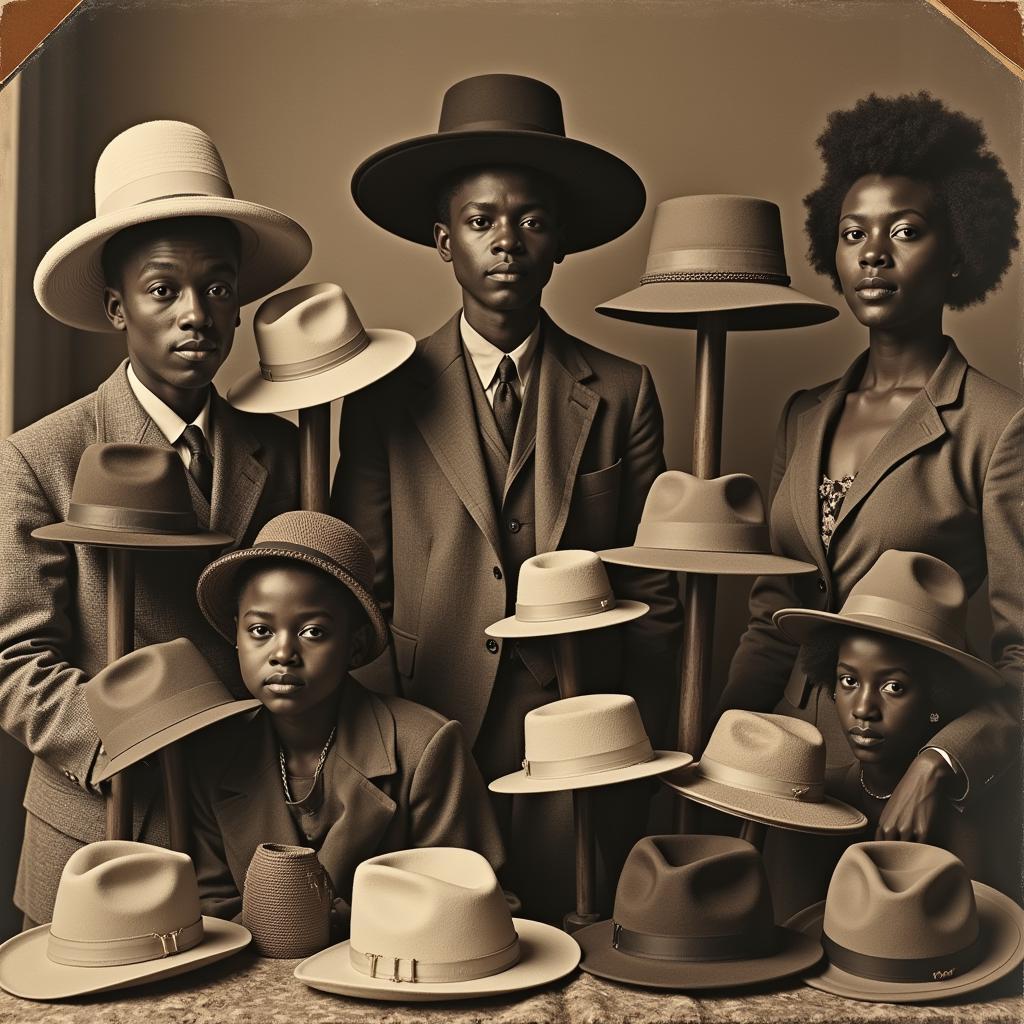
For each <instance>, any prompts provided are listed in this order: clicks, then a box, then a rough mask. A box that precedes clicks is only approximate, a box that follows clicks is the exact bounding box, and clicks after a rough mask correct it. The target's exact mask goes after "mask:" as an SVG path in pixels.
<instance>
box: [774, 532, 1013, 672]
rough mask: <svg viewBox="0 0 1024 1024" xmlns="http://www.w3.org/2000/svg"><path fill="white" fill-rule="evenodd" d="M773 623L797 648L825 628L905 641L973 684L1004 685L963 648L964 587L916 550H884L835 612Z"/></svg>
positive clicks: (783, 613) (806, 613)
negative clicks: (948, 663) (943, 659)
mask: <svg viewBox="0 0 1024 1024" xmlns="http://www.w3.org/2000/svg"><path fill="white" fill-rule="evenodd" d="M772 621H773V622H774V623H775V625H776V626H778V627H779V629H781V630H782V632H783V633H785V634H786V636H788V637H790V638H791V639H793V640H796V642H797V643H801V644H803V643H807V642H808V641H809V640H811V639H812V638H813V637H814V635H815V634H816V633H819V632H821V630H822V629H824V628H827V627H829V626H848V627H850V628H852V629H863V630H867V631H869V632H872V633H884V634H885V635H886V636H895V637H899V638H901V639H903V640H910V641H912V642H913V643H915V644H920V645H921V646H922V647H927V648H929V649H930V650H933V651H937V652H938V653H939V654H944V655H946V656H947V657H949V658H952V659H953V660H954V661H955V662H956V663H957V664H958V665H960V666H961V667H962V668H964V669H966V670H967V673H968V675H969V677H970V678H971V679H973V680H974V681H975V682H978V683H983V684H985V685H987V686H995V687H998V686H1002V685H1003V678H1002V676H1000V674H999V671H998V670H997V669H996V668H995V667H994V666H992V665H990V664H988V662H985V661H982V660H981V659H980V658H976V657H974V655H973V654H968V653H967V651H966V650H965V648H966V647H967V588H966V587H964V581H963V580H962V579H961V578H960V574H959V573H958V572H957V571H956V569H954V568H953V567H952V566H950V565H947V564H946V563H945V562H943V561H942V559H940V558H936V557H935V556H934V555H926V554H922V553H921V552H920V551H895V550H889V551H883V552H882V553H881V554H880V555H879V556H878V560H877V561H876V562H875V564H874V565H873V566H871V568H870V569H868V571H867V572H866V573H865V574H864V575H863V576H862V577H861V578H860V579H859V580H858V581H857V582H856V583H855V584H854V586H853V589H852V590H851V591H850V594H849V596H848V597H847V599H846V601H845V602H843V607H842V608H841V609H840V610H839V611H838V612H821V611H814V610H812V609H808V608H780V609H779V611H777V612H776V613H775V614H774V615H773V616H772Z"/></svg>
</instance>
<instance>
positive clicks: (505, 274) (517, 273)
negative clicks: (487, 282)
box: [487, 262, 526, 281]
mask: <svg viewBox="0 0 1024 1024" xmlns="http://www.w3.org/2000/svg"><path fill="white" fill-rule="evenodd" d="M525 272H526V271H525V269H524V267H523V265H522V264H521V263H504V262H502V263H497V264H495V265H494V266H493V267H491V269H490V270H488V271H487V276H488V277H493V278H494V279H495V280H497V281H518V280H519V278H521V277H522V276H523V275H524V274H525Z"/></svg>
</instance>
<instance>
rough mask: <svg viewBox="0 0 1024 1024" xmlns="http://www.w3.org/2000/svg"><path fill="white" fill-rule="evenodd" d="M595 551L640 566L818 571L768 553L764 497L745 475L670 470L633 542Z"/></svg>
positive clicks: (720, 571) (756, 572) (719, 571)
mask: <svg viewBox="0 0 1024 1024" xmlns="http://www.w3.org/2000/svg"><path fill="white" fill-rule="evenodd" d="M598 554H599V555H600V556H601V558H602V559H604V561H606V562H613V563H615V564H617V565H635V566H639V567H641V568H644V569H669V570H672V571H675V572H696V573H712V574H716V575H729V574H735V575H740V576H742V575H751V576H760V575H773V574H787V573H803V572H816V571H817V567H816V566H814V565H812V564H811V563H810V562H798V561H796V559H793V558H783V557H782V556H781V555H775V554H773V553H772V547H771V541H770V539H769V535H768V524H767V522H766V521H765V513H764V498H762V497H761V488H760V487H758V485H757V481H756V480H754V478H753V477H750V476H747V475H746V474H744V473H731V474H729V475H728V476H719V477H715V478H714V479H712V480H705V479H702V478H701V477H697V476H693V475H692V474H690V473H683V472H680V471H679V470H674V469H670V470H667V471H666V472H664V473H662V474H660V475H659V476H658V477H657V478H656V479H655V481H654V483H653V484H651V489H650V491H649V492H648V494H647V501H646V502H644V511H643V515H642V516H641V517H640V525H639V526H638V527H637V529H636V542H635V543H634V544H633V546H632V547H628V548H609V549H608V550H607V551H599V552H598Z"/></svg>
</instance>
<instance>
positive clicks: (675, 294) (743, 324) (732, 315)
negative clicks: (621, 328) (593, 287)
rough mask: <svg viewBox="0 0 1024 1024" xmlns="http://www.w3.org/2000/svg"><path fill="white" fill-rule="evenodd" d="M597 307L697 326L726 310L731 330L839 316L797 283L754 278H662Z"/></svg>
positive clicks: (662, 323) (622, 315)
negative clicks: (703, 318) (708, 316)
mask: <svg viewBox="0 0 1024 1024" xmlns="http://www.w3.org/2000/svg"><path fill="white" fill-rule="evenodd" d="M595 309H596V310H597V312H598V313H601V314H602V315H604V316H608V317H612V318H614V319H616V320H628V321H630V322H631V323H637V324H650V325H652V326H654V327H675V328H680V327H683V328H691V329H695V328H697V327H699V326H700V317H701V315H702V314H704V313H722V314H724V315H725V321H726V324H725V326H726V330H729V331H777V330H781V329H784V328H792V327H810V326H812V325H813V324H823V323H827V322H828V321H829V320H834V319H835V318H836V317H837V316H839V310H838V309H836V308H835V306H830V305H829V304H828V303H827V302H819V301H818V300H817V299H812V298H811V297H810V296H809V295H804V294H803V293H802V292H798V291H797V290H796V289H795V288H789V287H787V286H785V285H779V284H761V283H758V282H753V281H751V282H746V281H656V282H652V283H651V284H642V285H640V287H639V288H634V289H633V290H632V291H628V292H626V293H625V294H624V295H620V296H618V297H617V298H614V299H609V300H608V301H607V302H602V303H601V304H600V305H599V306H596V307H595Z"/></svg>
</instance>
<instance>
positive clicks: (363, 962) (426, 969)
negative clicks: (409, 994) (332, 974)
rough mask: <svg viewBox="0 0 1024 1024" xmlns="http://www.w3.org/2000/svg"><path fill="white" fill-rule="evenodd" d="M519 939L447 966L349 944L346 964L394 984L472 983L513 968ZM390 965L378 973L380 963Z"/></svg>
mask: <svg viewBox="0 0 1024 1024" xmlns="http://www.w3.org/2000/svg"><path fill="white" fill-rule="evenodd" d="M519 957H520V949H519V936H518V935H514V936H513V939H512V941H511V942H510V943H509V944H508V945H507V946H505V947H504V948H502V949H499V950H496V951H495V952H494V953H487V954H485V955H484V956H480V957H474V958H472V959H469V960H452V961H448V962H446V963H432V962H430V961H426V960H420V959H417V958H415V957H399V956H388V955H386V954H382V953H363V952H360V951H359V950H358V949H356V948H355V946H353V945H352V944H351V943H349V962H350V963H351V964H352V966H353V968H355V970H356V971H358V972H359V973H360V974H365V975H368V976H369V977H371V978H374V979H375V980H376V979H379V980H382V981H390V982H393V983H395V984H402V983H403V982H408V983H412V984H415V983H416V982H426V983H428V984H435V983H442V984H444V983H448V982H454V981H475V980H476V979H478V978H489V977H491V976H492V975H494V974H500V973H501V972H502V971H507V970H508V969H509V968H510V967H514V966H515V965H516V964H517V963H518V962H519ZM382 961H383V962H384V963H387V962H388V961H390V963H391V973H390V976H388V974H387V972H386V971H385V972H384V973H383V974H382V973H381V972H380V966H381V962H382ZM403 962H405V963H407V964H408V965H409V971H408V975H407V976H405V977H403V975H402V963H403Z"/></svg>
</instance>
